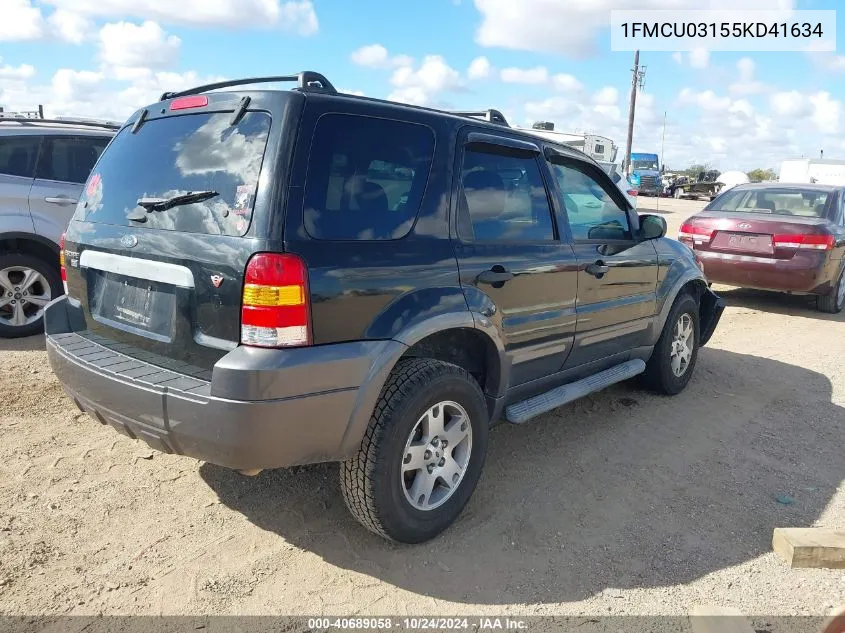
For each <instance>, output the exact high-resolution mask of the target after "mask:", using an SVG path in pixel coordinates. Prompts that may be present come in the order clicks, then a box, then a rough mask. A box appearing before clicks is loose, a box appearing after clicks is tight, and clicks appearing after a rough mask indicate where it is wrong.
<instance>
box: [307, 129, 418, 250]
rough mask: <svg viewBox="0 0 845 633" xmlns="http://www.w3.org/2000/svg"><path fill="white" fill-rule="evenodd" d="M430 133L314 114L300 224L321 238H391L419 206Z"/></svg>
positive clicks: (407, 225)
mask: <svg viewBox="0 0 845 633" xmlns="http://www.w3.org/2000/svg"><path fill="white" fill-rule="evenodd" d="M433 155H434V134H433V133H432V131H431V130H430V129H429V128H427V127H425V126H422V125H415V124H412V123H404V122H400V121H389V120H385V119H373V118H369V117H361V116H353V115H347V114H327V115H324V116H322V117H321V118H320V120H319V121H318V123H317V128H316V130H315V131H314V139H313V141H312V143H311V156H310V159H309V164H308V176H307V181H306V185H305V217H304V220H305V228H306V230H307V231H308V233H309V234H310V235H311V236H312V237H315V238H317V239H321V240H394V239H399V238H401V237H404V236H405V235H407V234H408V232H409V231H410V230H411V227H412V226H413V224H414V220H415V219H416V217H417V213H418V212H419V208H420V203H421V202H422V197H423V193H424V191H425V185H426V181H427V180H428V174H429V172H430V171H431V161H432V157H433Z"/></svg>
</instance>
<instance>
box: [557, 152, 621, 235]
mask: <svg viewBox="0 0 845 633" xmlns="http://www.w3.org/2000/svg"><path fill="white" fill-rule="evenodd" d="M551 167H552V172H553V173H554V175H555V179H556V180H557V183H558V187H559V188H560V192H561V195H562V198H563V199H562V201H561V202H562V203H563V207H564V208H565V209H566V215H567V217H568V218H569V227H570V229H571V230H572V237H573V239H575V240H630V239H631V228H630V225H629V223H628V213H627V211H626V210H625V208H623V207H620V206H619V205H618V204H617V203H616V201H614V199H613V198H612V197H611V196H610V194H608V192H607V191H606V190H605V189H604V187H603V186H602V185H601V183H600V182H599V181H598V180H597V179H595V178H594V177H593V176H591V175H590V174H589V173H587V171H586V170H583V169H581V168H580V167H579V166H576V165H575V164H572V163H569V162H566V163H564V162H556V163H554V164H552V166H551Z"/></svg>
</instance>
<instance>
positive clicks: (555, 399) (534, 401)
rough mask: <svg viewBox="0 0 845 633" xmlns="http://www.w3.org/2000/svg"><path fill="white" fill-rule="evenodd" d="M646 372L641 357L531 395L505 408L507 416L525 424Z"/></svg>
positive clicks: (513, 421) (510, 419) (515, 421)
mask: <svg viewBox="0 0 845 633" xmlns="http://www.w3.org/2000/svg"><path fill="white" fill-rule="evenodd" d="M644 371H645V361H642V360H640V359H635V360H629V361H627V362H624V363H622V364H620V365H617V366H616V367H611V368H610V369H605V370H604V371H601V372H599V373H597V374H593V375H592V376H588V377H587V378H583V379H581V380H578V381H576V382H571V383H569V384H568V385H563V386H562V387H556V388H555V389H552V390H551V391H547V392H546V393H541V394H540V395H539V396H534V397H533V398H528V400H523V401H522V402H517V403H515V404H512V405H510V406H509V407H506V408H505V418H506V419H507V421H508V422H512V423H513V424H523V423H524V422H528V420H530V419H531V418H535V417H537V416H538V415H542V414H543V413H548V412H549V411H551V410H552V409H557V408H558V407H562V406H563V405H565V404H569V403H570V402H572V401H573V400H578V398H583V397H584V396H588V395H590V394H591V393H593V392H594V391H601V390H602V389H604V388H605V387H609V386H610V385H613V384H616V383H617V382H622V381H623V380H628V379H629V378H633V377H634V376H636V375H638V374H641V373H643V372H644Z"/></svg>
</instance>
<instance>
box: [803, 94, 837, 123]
mask: <svg viewBox="0 0 845 633" xmlns="http://www.w3.org/2000/svg"><path fill="white" fill-rule="evenodd" d="M809 99H810V103H811V104H812V105H813V123H815V124H816V128H817V129H818V130H819V131H821V132H824V133H826V134H837V133H838V132H839V120H840V117H841V114H842V103H841V102H840V101H837V100H836V99H831V97H830V93H829V92H825V91H822V92H817V93H816V94H814V95H810V97H809Z"/></svg>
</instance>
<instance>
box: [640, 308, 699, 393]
mask: <svg viewBox="0 0 845 633" xmlns="http://www.w3.org/2000/svg"><path fill="white" fill-rule="evenodd" d="M699 337H700V330H699V323H698V301H696V300H695V299H694V298H693V297H691V296H690V295H689V294H687V293H685V292H684V293H683V294H681V295H680V296H678V298H677V299H676V300H675V304H674V305H673V306H672V310H671V311H670V312H669V316H668V317H667V319H666V324H665V325H664V326H663V332H661V333H660V338H659V339H658V340H657V345H655V346H654V351H653V352H652V355H651V358H650V359H649V361H648V363H647V364H646V370H645V373H644V374H643V380H644V382H645V384H646V386H647V387H648V388H650V389H652V390H653V391H655V392H657V393H662V394H665V395H667V396H674V395H675V394H678V393H680V392H681V391H683V390H684V389H685V388H686V386H687V384H688V383H689V381H690V379H691V378H692V374H693V371H694V370H695V363H696V361H697V360H698V347H699Z"/></svg>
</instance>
